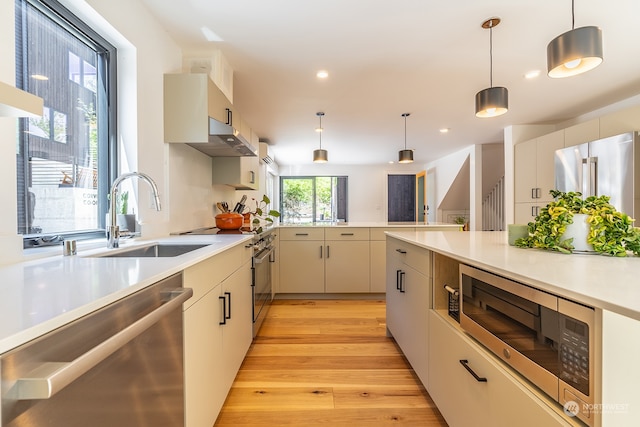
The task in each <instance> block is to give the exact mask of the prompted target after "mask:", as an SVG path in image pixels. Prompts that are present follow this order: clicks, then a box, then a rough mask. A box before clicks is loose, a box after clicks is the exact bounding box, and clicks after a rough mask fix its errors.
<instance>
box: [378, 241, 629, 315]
mask: <svg viewBox="0 0 640 427" xmlns="http://www.w3.org/2000/svg"><path fill="white" fill-rule="evenodd" d="M387 235H389V236H392V237H395V238H398V239H401V240H404V241H406V242H410V243H413V244H415V245H417V246H421V247H424V248H426V249H429V250H433V251H435V252H438V253H441V254H443V255H447V256H450V257H451V258H455V259H458V260H460V261H462V262H464V263H465V264H469V265H473V266H476V267H478V268H482V269H485V270H489V271H492V272H494V273H497V274H499V275H502V276H505V277H509V278H511V279H514V280H517V281H520V282H523V283H527V284H530V285H531V286H534V287H537V288H540V289H543V290H547V291H549V292H552V293H555V294H558V295H561V296H564V297H566V298H568V299H573V300H575V301H577V302H581V303H583V304H586V305H590V306H593V307H599V308H602V309H605V310H609V311H612V312H616V313H619V314H622V315H625V316H628V317H631V318H634V319H636V320H640V258H639V257H626V258H615V257H609V256H604V255H595V254H594V255H582V254H571V255H565V254H560V253H557V252H550V251H544V250H539V249H521V248H516V247H514V246H509V245H508V244H507V233H506V232H495V231H475V232H474V231H472V232H462V233H445V232H429V233H426V232H420V231H414V232H410V231H397V232H396V231H392V232H387Z"/></svg>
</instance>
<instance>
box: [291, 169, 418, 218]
mask: <svg viewBox="0 0 640 427" xmlns="http://www.w3.org/2000/svg"><path fill="white" fill-rule="evenodd" d="M422 170H424V167H422V166H421V165H416V164H413V163H412V164H408V165H400V164H383V165H369V166H363V165H332V164H331V163H325V164H314V165H305V166H304V167H300V166H280V176H305V175H314V176H348V177H349V190H348V202H347V203H348V209H349V221H350V222H371V221H373V222H386V221H387V175H389V174H417V173H418V172H420V171H422Z"/></svg>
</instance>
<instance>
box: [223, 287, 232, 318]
mask: <svg viewBox="0 0 640 427" xmlns="http://www.w3.org/2000/svg"><path fill="white" fill-rule="evenodd" d="M224 294H225V295H227V296H228V297H229V310H228V312H227V315H228V317H227V319H231V292H225V293H224Z"/></svg>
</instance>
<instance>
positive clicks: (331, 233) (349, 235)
mask: <svg viewBox="0 0 640 427" xmlns="http://www.w3.org/2000/svg"><path fill="white" fill-rule="evenodd" d="M324 238H325V240H347V241H348V240H369V229H368V228H351V227H349V228H346V227H336V228H326V229H325V230H324Z"/></svg>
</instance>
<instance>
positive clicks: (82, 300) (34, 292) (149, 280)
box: [0, 234, 252, 354]
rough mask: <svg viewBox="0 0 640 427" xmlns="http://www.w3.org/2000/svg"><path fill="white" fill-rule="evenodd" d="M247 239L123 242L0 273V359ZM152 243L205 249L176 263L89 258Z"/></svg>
mask: <svg viewBox="0 0 640 427" xmlns="http://www.w3.org/2000/svg"><path fill="white" fill-rule="evenodd" d="M251 238H252V235H238V234H236V235H210V236H172V237H167V238H161V239H153V240H145V241H127V242H126V243H121V247H120V248H119V249H106V248H105V247H102V248H99V249H93V250H85V251H82V250H79V251H78V255H75V256H66V257H63V256H62V254H60V255H59V256H50V257H47V258H42V259H38V260H33V261H27V262H22V263H17V264H11V265H7V266H3V267H0V278H1V280H0V295H2V298H1V299H0V315H1V318H0V354H2V353H4V352H6V351H8V350H11V349H13V348H15V347H17V346H19V345H21V344H23V343H25V342H27V341H30V340H32V339H34V338H37V337H39V336H41V335H44V334H46V333H48V332H50V331H52V330H54V329H56V328H58V327H60V326H63V325H65V324H67V323H69V322H71V321H73V320H75V319H78V318H80V317H82V316H84V315H87V314H89V313H91V312H93V311H95V310H97V309H100V308H102V307H104V306H106V305H108V304H110V303H112V302H115V301H117V300H119V299H121V298H124V297H126V296H128V295H131V294H132V293H134V292H137V291H139V290H141V289H143V288H145V287H146V286H149V285H151V284H153V283H155V282H157V281H159V280H162V279H164V278H165V277H168V276H170V275H172V274H175V273H177V272H180V271H182V270H184V269H185V268H187V267H189V266H191V265H193V264H195V263H197V262H200V261H203V260H205V259H207V258H209V257H211V256H213V255H215V254H217V253H220V252H222V251H225V250H227V249H229V248H231V247H233V246H236V245H238V244H243V243H244V242H246V241H248V240H251ZM154 242H161V243H167V242H169V243H204V244H209V246H205V247H203V248H201V249H197V250H195V251H192V252H188V253H186V254H183V255H180V256H176V257H164V258H110V257H94V256H95V255H98V254H101V253H106V252H108V251H109V252H114V251H119V250H126V249H129V248H131V247H134V246H144V245H148V244H151V243H154ZM105 245H106V243H105ZM60 253H62V248H60Z"/></svg>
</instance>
